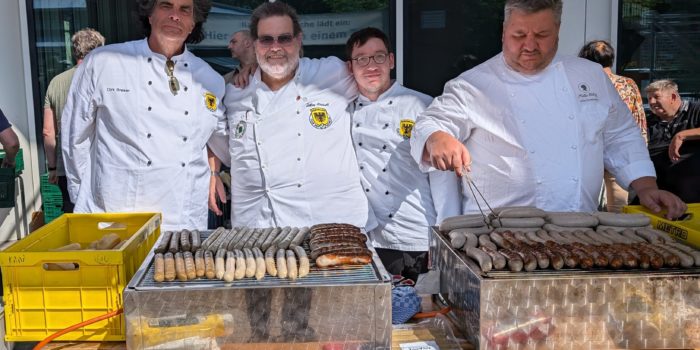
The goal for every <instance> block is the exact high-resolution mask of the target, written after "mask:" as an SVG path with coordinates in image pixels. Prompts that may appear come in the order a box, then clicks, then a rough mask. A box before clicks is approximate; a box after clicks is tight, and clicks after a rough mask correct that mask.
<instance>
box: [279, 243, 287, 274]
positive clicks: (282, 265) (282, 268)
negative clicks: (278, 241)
mask: <svg viewBox="0 0 700 350" xmlns="http://www.w3.org/2000/svg"><path fill="white" fill-rule="evenodd" d="M285 254H286V251H285V250H284V249H282V248H280V249H278V250H277V277H279V278H287V260H286V259H285V258H286V257H285Z"/></svg>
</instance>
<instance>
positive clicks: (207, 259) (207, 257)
mask: <svg viewBox="0 0 700 350" xmlns="http://www.w3.org/2000/svg"><path fill="white" fill-rule="evenodd" d="M214 265H215V263H214V253H212V252H211V250H205V251H204V275H205V276H206V277H207V278H208V279H210V280H213V279H214V278H216V266H214Z"/></svg>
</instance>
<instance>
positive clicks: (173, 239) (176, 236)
mask: <svg viewBox="0 0 700 350" xmlns="http://www.w3.org/2000/svg"><path fill="white" fill-rule="evenodd" d="M168 251H169V252H171V253H173V254H175V253H177V252H179V251H180V231H173V234H172V236H170V245H169V246H168Z"/></svg>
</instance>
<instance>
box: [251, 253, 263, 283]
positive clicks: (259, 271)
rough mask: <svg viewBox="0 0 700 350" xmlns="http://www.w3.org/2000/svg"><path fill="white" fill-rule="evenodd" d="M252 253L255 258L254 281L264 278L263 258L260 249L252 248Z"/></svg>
mask: <svg viewBox="0 0 700 350" xmlns="http://www.w3.org/2000/svg"><path fill="white" fill-rule="evenodd" d="M252 251H253V257H254V258H255V279H256V280H259V279H262V278H263V277H265V258H264V257H263V253H262V251H260V248H258V247H253V249H252Z"/></svg>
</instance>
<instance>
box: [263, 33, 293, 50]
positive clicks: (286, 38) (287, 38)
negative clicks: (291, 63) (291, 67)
mask: <svg viewBox="0 0 700 350" xmlns="http://www.w3.org/2000/svg"><path fill="white" fill-rule="evenodd" d="M275 41H277V43H278V44H279V45H280V46H288V45H291V44H292V42H293V41H294V35H292V34H282V35H280V36H278V37H276V38H275V37H274V36H272V35H262V36H259V37H258V43H260V45H262V46H267V47H269V46H272V44H274V43H275Z"/></svg>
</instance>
